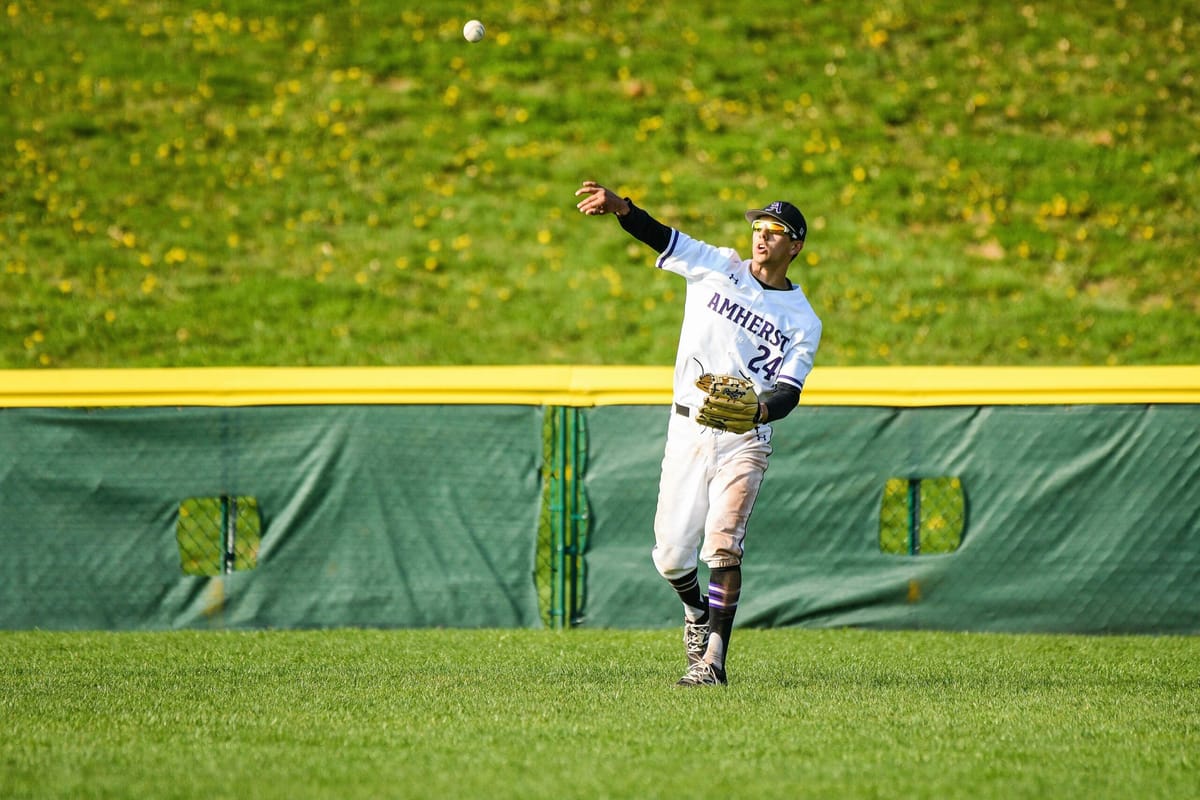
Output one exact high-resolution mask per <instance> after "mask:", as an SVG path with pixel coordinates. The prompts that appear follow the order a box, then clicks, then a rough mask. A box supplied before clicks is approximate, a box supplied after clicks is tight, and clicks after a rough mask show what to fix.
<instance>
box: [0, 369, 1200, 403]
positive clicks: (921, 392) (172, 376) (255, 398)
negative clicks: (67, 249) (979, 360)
mask: <svg viewBox="0 0 1200 800" xmlns="http://www.w3.org/2000/svg"><path fill="white" fill-rule="evenodd" d="M670 402H671V368H670V367H589V366H472V367H457V366H456V367H194V368H192V367H188V368H163V369H72V370H0V407H9V408H18V407H25V408H31V407H89V408H90V407H104V406H258V405H360V404H403V405H412V404H435V405H547V406H582V407H586V406H606V405H666V404H668V403H670ZM801 403H802V404H804V405H814V406H898V407H915V406H961V405H1089V404H1114V403H1134V404H1141V403H1188V404H1193V403H1200V366H1147V367H818V368H817V369H815V370H813V373H812V375H811V376H810V378H809V381H808V385H807V386H806V387H805V390H804V394H803V396H802V398H801Z"/></svg>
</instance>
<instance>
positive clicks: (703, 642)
mask: <svg viewBox="0 0 1200 800" xmlns="http://www.w3.org/2000/svg"><path fill="white" fill-rule="evenodd" d="M708 631H709V628H708V623H707V622H689V621H688V620H686V619H685V620H684V621H683V649H684V650H685V651H686V652H687V663H688V669H691V668H692V667H694V666H695V665H696V664H698V663H699V662H700V660H701V659H702V658H704V651H705V650H707V649H708Z"/></svg>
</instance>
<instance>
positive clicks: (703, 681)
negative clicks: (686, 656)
mask: <svg viewBox="0 0 1200 800" xmlns="http://www.w3.org/2000/svg"><path fill="white" fill-rule="evenodd" d="M728 684H729V681H728V680H726V679H725V670H724V669H722V668H721V667H715V666H713V665H712V664H709V663H708V662H707V661H698V662H696V663H695V664H693V665H692V666H691V667H689V668H688V671H687V672H686V673H685V674H684V676H683V677H682V678H680V679H679V680H678V681H677V682H676V683H675V685H676V686H727V685H728Z"/></svg>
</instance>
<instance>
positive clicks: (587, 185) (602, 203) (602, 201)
mask: <svg viewBox="0 0 1200 800" xmlns="http://www.w3.org/2000/svg"><path fill="white" fill-rule="evenodd" d="M580 195H586V196H585V197H584V198H583V199H582V200H580V201H579V203H578V204H577V205H576V206H575V207H576V208H578V209H579V210H580V211H581V212H582V213H584V214H587V215H588V216H589V217H594V216H597V215H599V214H608V213H613V214H617V215H618V216H620V215H623V214H628V213H629V204H628V203H626V202H625V200H624V199H623V198H621V197H618V196H617V195H615V194H613V193H612V192H611V191H609V190H608V189H605V188H604V187H603V186H601V185H600V184H598V183H596V182H595V181H584V182H583V185H581V186H580V187H579V188H578V189H577V190H576V191H575V196H576V197H579V196H580Z"/></svg>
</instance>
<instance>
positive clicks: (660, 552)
mask: <svg viewBox="0 0 1200 800" xmlns="http://www.w3.org/2000/svg"><path fill="white" fill-rule="evenodd" d="M651 556H652V557H653V559H654V568H655V569H657V570H658V574H659V575H662V576H663V577H664V578H666V579H667V580H673V579H675V578H682V577H683V576H684V575H687V574H688V573H689V572H691V571H692V570H694V569H695V568H696V551H695V550H689V549H688V548H686V547H671V546H670V545H667V546H661V545H656V546H655V548H654V550H653V552H652V553H651Z"/></svg>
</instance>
